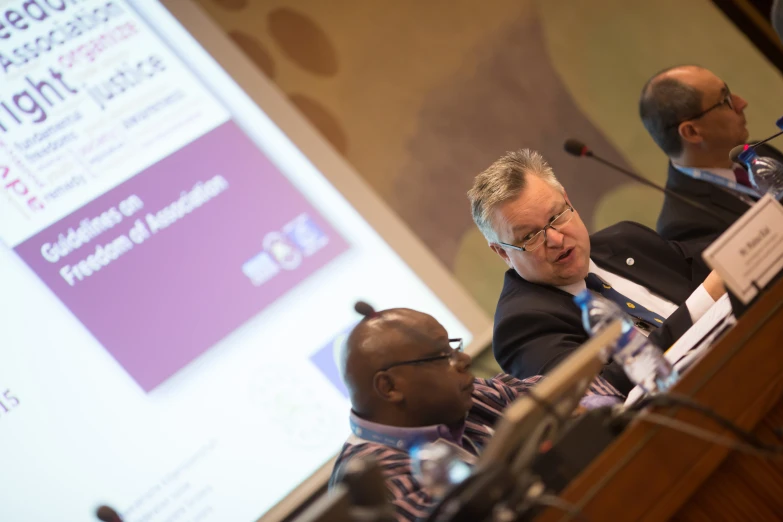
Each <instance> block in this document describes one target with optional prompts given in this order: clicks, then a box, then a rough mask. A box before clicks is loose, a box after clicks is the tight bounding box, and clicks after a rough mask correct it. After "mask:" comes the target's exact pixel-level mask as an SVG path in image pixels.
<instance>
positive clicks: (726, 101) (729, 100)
mask: <svg viewBox="0 0 783 522" xmlns="http://www.w3.org/2000/svg"><path fill="white" fill-rule="evenodd" d="M723 91H724V95H723V98H721V100H720V101H719V102H718V103H716V104H715V105H712V106H710V107H707V108H706V109H704V110H703V111H701V112H700V113H699V114H697V115H695V116H691V117H690V118H685V119H684V120H682V121H678V122H677V123H673V124H672V125H669V128H673V127H679V126H680V125H682V124H683V123H685V122H686V121H692V120H698V119H699V118H701V117H702V116H704V115H705V114H707V113H708V112H711V111H714V110H715V109H717V108H718V107H723V106H724V105H725V106H726V107H728V108H729V109H731V110H734V97H733V96H732V94H731V90H730V89H729V86H728V85H726V84H725V83H724V84H723Z"/></svg>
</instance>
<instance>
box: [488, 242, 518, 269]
mask: <svg viewBox="0 0 783 522" xmlns="http://www.w3.org/2000/svg"><path fill="white" fill-rule="evenodd" d="M488 245H489V248H490V250H492V251H493V252H494V253H496V254H497V255H499V256H500V259H502V260H503V262H504V263H506V264H507V265H508V267H509V268H514V267H513V266H512V265H511V259H510V258H509V257H508V252H506V249H505V248H503V247H502V246H500V245H498V244H497V243H488Z"/></svg>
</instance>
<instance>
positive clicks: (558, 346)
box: [492, 221, 712, 394]
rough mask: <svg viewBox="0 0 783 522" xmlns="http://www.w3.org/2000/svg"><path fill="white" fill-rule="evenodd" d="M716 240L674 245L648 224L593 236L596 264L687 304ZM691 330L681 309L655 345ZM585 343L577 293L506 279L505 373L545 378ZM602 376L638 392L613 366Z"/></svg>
mask: <svg viewBox="0 0 783 522" xmlns="http://www.w3.org/2000/svg"><path fill="white" fill-rule="evenodd" d="M711 240H712V238H708V239H706V240H704V241H702V242H690V243H687V244H683V243H679V242H669V241H665V240H663V239H662V238H661V237H660V236H659V235H658V234H656V233H655V232H654V231H653V230H651V229H649V228H647V227H645V226H643V225H640V224H638V223H631V222H628V221H625V222H622V223H618V224H616V225H613V226H611V227H609V228H606V229H604V230H602V231H600V232H597V233H595V234H593V235H592V236H591V237H590V241H591V253H590V257H591V259H592V260H593V261H595V263H596V264H597V265H598V266H600V267H601V268H603V269H605V270H609V271H610V272H612V273H615V274H617V275H619V276H622V277H624V278H626V279H629V280H630V281H633V282H635V283H638V284H640V285H642V286H645V287H647V288H649V289H650V290H651V291H653V292H655V293H656V294H658V295H660V296H661V297H663V298H665V299H668V300H670V301H672V302H674V303H684V302H685V300H686V299H687V298H688V297H689V296H690V294H691V293H692V292H693V291H694V290H695V289H696V288H697V287H698V286H699V284H701V282H702V281H703V280H704V278H705V277H706V276H707V274H708V273H709V269H708V268H707V266H706V265H705V264H704V262H703V261H702V260H701V255H700V254H701V250H702V249H703V247H706V246H707V245H708V244H709V242H710V241H711ZM629 259H633V262H632V264H629V262H628V260H629ZM690 326H691V318H690V314H689V312H688V309H687V307H685V306H684V305H682V306H680V307H679V308H678V309H677V310H676V311H675V312H674V313H673V314H672V315H670V316H669V318H668V319H667V320H666V321H665V322H664V323H663V325H661V327H660V328H658V329H657V330H656V331H655V332H653V333H651V334H650V339H651V340H652V341H653V342H654V343H655V344H657V345H658V346H661V347H662V348H668V347H669V346H671V344H672V343H674V341H676V340H677V339H678V338H679V337H680V336H681V335H682V334H683V333H685V331H686V330H687V329H688V328H690ZM587 339H588V335H587V333H586V332H585V330H584V328H583V327H582V316H581V311H580V309H579V307H578V306H577V305H576V304H574V301H573V296H572V295H571V294H569V293H567V292H564V291H562V290H560V289H558V288H554V287H551V286H544V285H538V284H534V283H530V282H528V281H525V280H524V279H522V278H521V277H520V276H519V275H518V274H517V273H516V271H514V270H513V269H511V270H508V271H507V272H506V276H505V281H504V283H503V290H502V292H501V293H500V299H499V300H498V307H497V310H496V312H495V329H494V335H493V339H492V348H493V350H494V353H495V358H496V359H497V361H498V363H500V366H501V367H503V370H504V371H506V372H507V373H510V374H512V375H513V376H515V377H517V378H520V379H522V378H526V377H530V376H533V375H541V374H546V373H548V372H549V371H551V370H552V369H553V368H554V367H555V366H556V365H557V364H558V363H559V362H560V361H562V360H563V359H565V358H566V357H568V355H569V354H570V353H571V352H573V351H574V350H575V349H577V348H578V347H579V346H581V345H582V343H584V342H585V341H587ZM601 375H602V376H603V377H604V378H605V379H606V380H607V381H609V382H610V383H612V385H614V387H615V388H617V389H618V390H619V391H621V392H622V393H625V394H627V393H628V391H630V389H631V388H632V387H633V386H632V385H631V383H630V381H629V380H628V378H627V377H626V376H625V373H624V372H623V370H622V368H621V367H620V366H619V365H617V364H616V363H614V362H611V363H608V364H607V365H605V366H604V369H603V371H602V372H601Z"/></svg>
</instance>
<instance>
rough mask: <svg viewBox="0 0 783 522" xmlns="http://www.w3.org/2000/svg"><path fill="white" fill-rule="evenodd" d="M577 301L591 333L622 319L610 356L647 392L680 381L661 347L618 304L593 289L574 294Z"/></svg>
mask: <svg viewBox="0 0 783 522" xmlns="http://www.w3.org/2000/svg"><path fill="white" fill-rule="evenodd" d="M574 302H575V303H576V304H577V305H578V306H579V308H581V309H582V325H583V326H584V328H585V331H586V332H587V333H588V334H590V336H593V335H595V334H596V333H598V332H599V331H601V330H602V329H603V328H605V327H606V326H607V325H608V324H609V323H611V322H612V321H614V320H616V319H619V320H620V321H621V322H622V326H621V334H620V337H619V339H618V340H617V342H616V343H615V345H614V346H612V347H611V356H612V358H613V359H614V360H615V361H617V363H618V364H620V366H622V368H623V371H625V374H626V375H627V376H628V378H629V379H630V380H631V382H633V383H634V384H637V385H639V386H640V387H641V388H642V389H643V390H644V391H645V392H646V393H658V392H664V391H666V390H668V389H669V388H670V387H671V386H672V385H673V384H674V383H675V382H677V379H678V377H679V375H678V374H677V370H675V369H674V367H673V366H672V365H671V363H670V362H669V361H668V360H667V359H666V357H664V356H663V352H661V349H660V348H658V347H657V346H655V345H654V344H652V343H651V342H650V341H649V340H648V339H647V337H645V336H644V334H642V333H641V332H639V331H638V330H637V329H636V328H634V322H633V320H632V319H631V318H630V317H629V316H628V315H627V314H625V313H624V312H623V311H622V310H620V308H619V307H618V306H617V305H615V304H614V303H613V302H611V301H608V300H606V299H604V298H602V297H599V296H596V295H593V293H592V292H590V290H583V291H582V292H580V293H579V294H578V295H576V296H574Z"/></svg>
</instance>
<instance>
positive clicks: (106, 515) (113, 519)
mask: <svg viewBox="0 0 783 522" xmlns="http://www.w3.org/2000/svg"><path fill="white" fill-rule="evenodd" d="M95 516H96V517H98V520H101V521H102V522H122V519H121V518H120V515H118V514H117V512H116V511H114V510H113V509H112V508H110V507H109V506H101V507H99V508H98V509H97V510H96V511H95Z"/></svg>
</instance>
